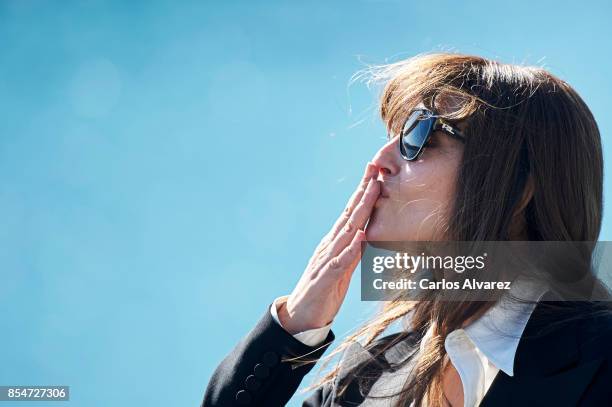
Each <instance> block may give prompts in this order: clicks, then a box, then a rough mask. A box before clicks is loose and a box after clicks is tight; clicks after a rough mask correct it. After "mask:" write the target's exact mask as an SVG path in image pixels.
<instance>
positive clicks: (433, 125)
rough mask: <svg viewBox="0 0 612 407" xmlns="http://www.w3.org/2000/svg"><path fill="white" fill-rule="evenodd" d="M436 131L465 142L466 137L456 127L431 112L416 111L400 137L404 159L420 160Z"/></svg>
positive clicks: (410, 116)
mask: <svg viewBox="0 0 612 407" xmlns="http://www.w3.org/2000/svg"><path fill="white" fill-rule="evenodd" d="M436 131H443V132H444V133H446V134H448V135H449V136H451V137H453V138H456V139H457V140H460V141H461V142H465V136H464V135H463V133H461V131H460V130H459V129H457V128H456V127H455V126H453V125H451V124H450V123H448V122H447V121H445V120H443V119H441V118H440V117H438V116H436V115H435V114H434V112H432V111H431V110H428V109H416V110H413V111H412V112H411V113H410V115H409V116H408V118H407V119H406V122H405V123H404V126H403V128H402V133H401V135H400V137H399V145H400V154H401V155H402V157H403V158H404V159H405V160H408V161H414V160H416V159H417V158H419V155H420V154H421V151H423V148H424V147H425V145H426V144H427V141H429V138H430V137H431V135H432V134H433V133H434V132H436Z"/></svg>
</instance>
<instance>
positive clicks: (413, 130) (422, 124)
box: [400, 112, 431, 160]
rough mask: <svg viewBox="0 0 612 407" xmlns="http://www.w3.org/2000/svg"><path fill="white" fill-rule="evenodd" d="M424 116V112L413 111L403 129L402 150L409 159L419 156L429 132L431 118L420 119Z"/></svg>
mask: <svg viewBox="0 0 612 407" xmlns="http://www.w3.org/2000/svg"><path fill="white" fill-rule="evenodd" d="M424 118H425V116H424V115H422V114H419V113H416V112H415V113H413V114H412V115H411V116H410V118H408V120H407V121H406V124H405V125H404V129H403V130H402V137H401V143H400V151H401V153H402V155H403V156H404V157H405V158H407V159H408V160H413V159H414V158H415V157H416V156H417V154H418V153H419V150H421V148H422V147H423V144H425V141H426V139H427V135H428V134H429V127H430V126H431V123H430V120H419V119H424Z"/></svg>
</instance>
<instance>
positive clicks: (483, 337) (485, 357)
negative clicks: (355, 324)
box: [270, 278, 546, 407]
mask: <svg viewBox="0 0 612 407" xmlns="http://www.w3.org/2000/svg"><path fill="white" fill-rule="evenodd" d="M545 292H546V288H545V286H543V285H542V284H538V283H535V282H533V281H530V280H526V279H520V278H519V279H517V280H515V281H513V282H512V284H511V288H510V291H509V293H508V294H509V295H505V296H503V297H502V298H501V299H500V301H498V302H497V304H495V306H493V307H491V308H490V309H489V310H487V312H486V313H485V314H483V316H482V317H480V318H479V319H477V320H476V321H474V322H473V323H471V324H470V325H468V326H467V327H465V328H462V329H456V330H454V331H452V332H451V333H449V334H448V335H447V337H446V340H445V342H444V348H445V349H446V352H447V354H448V357H449V359H450V361H451V363H452V364H453V366H454V367H455V369H457V372H458V373H459V377H460V378H461V383H462V386H463V395H464V406H465V407H471V406H478V405H479V404H480V402H481V401H482V399H483V398H484V396H485V394H486V392H487V391H488V390H489V387H490V386H491V383H492V382H493V379H494V378H495V376H496V375H497V373H498V372H499V370H502V371H503V372H504V373H506V374H507V375H508V376H514V357H515V355H516V349H517V348H518V344H519V341H520V339H521V336H522V334H523V331H524V330H525V326H526V325H527V322H528V321H529V317H530V316H531V314H532V312H533V310H534V308H535V304H536V303H537V302H538V301H539V300H540V298H542V295H544V293H545ZM287 298H288V296H283V297H279V298H277V299H276V300H275V301H274V303H273V304H272V306H271V307H270V312H271V314H272V317H273V318H274V320H275V321H276V322H277V323H278V324H279V325H280V322H279V319H278V314H277V307H278V306H279V305H280V304H282V302H284V301H286V300H287ZM517 299H518V300H519V301H516V300H517ZM520 300H522V301H523V302H521V301H520ZM525 301H527V302H525ZM281 326H282V325H281ZM330 329H331V323H330V324H329V325H326V326H324V327H321V328H317V329H311V330H308V331H305V332H300V333H297V334H295V335H293V336H294V337H295V338H296V339H297V340H299V341H300V342H302V343H304V344H306V345H308V346H315V345H318V344H319V343H321V342H322V341H323V340H324V339H325V338H326V337H327V334H328V333H329V330H330ZM431 333H432V331H431V329H430V330H428V331H427V332H426V334H425V336H424V338H423V340H422V341H421V349H423V346H424V345H425V343H426V341H427V339H428V338H430V337H431ZM398 373H399V371H398V372H395V374H394V377H391V376H386V375H384V374H383V376H381V377H380V378H379V380H378V381H377V382H376V383H375V385H374V386H373V388H372V390H371V392H377V391H380V389H381V388H384V390H385V391H394V390H398V386H400V387H399V389H401V385H402V384H403V383H404V382H405V378H402V377H400V376H401V375H398ZM404 373H405V374H408V373H409V372H404ZM389 394H390V393H389ZM386 403H387V404H388V403H389V400H386ZM372 405H373V404H372ZM381 405H382V404H381Z"/></svg>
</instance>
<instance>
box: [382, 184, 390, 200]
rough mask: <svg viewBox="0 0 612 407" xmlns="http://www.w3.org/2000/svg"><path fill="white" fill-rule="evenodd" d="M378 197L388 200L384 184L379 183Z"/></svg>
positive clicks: (387, 192)
mask: <svg viewBox="0 0 612 407" xmlns="http://www.w3.org/2000/svg"><path fill="white" fill-rule="evenodd" d="M380 196H381V197H382V198H389V191H388V190H387V187H386V186H385V183H384V182H381V183H380Z"/></svg>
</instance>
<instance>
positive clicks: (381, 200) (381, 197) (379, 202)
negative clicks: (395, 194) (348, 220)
mask: <svg viewBox="0 0 612 407" xmlns="http://www.w3.org/2000/svg"><path fill="white" fill-rule="evenodd" d="M387 198H388V197H387V196H382V195H380V196H379V197H378V199H377V200H376V202H375V203H374V208H378V207H379V206H380V205H381V204H382V203H383V202H384V201H385V200H387Z"/></svg>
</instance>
